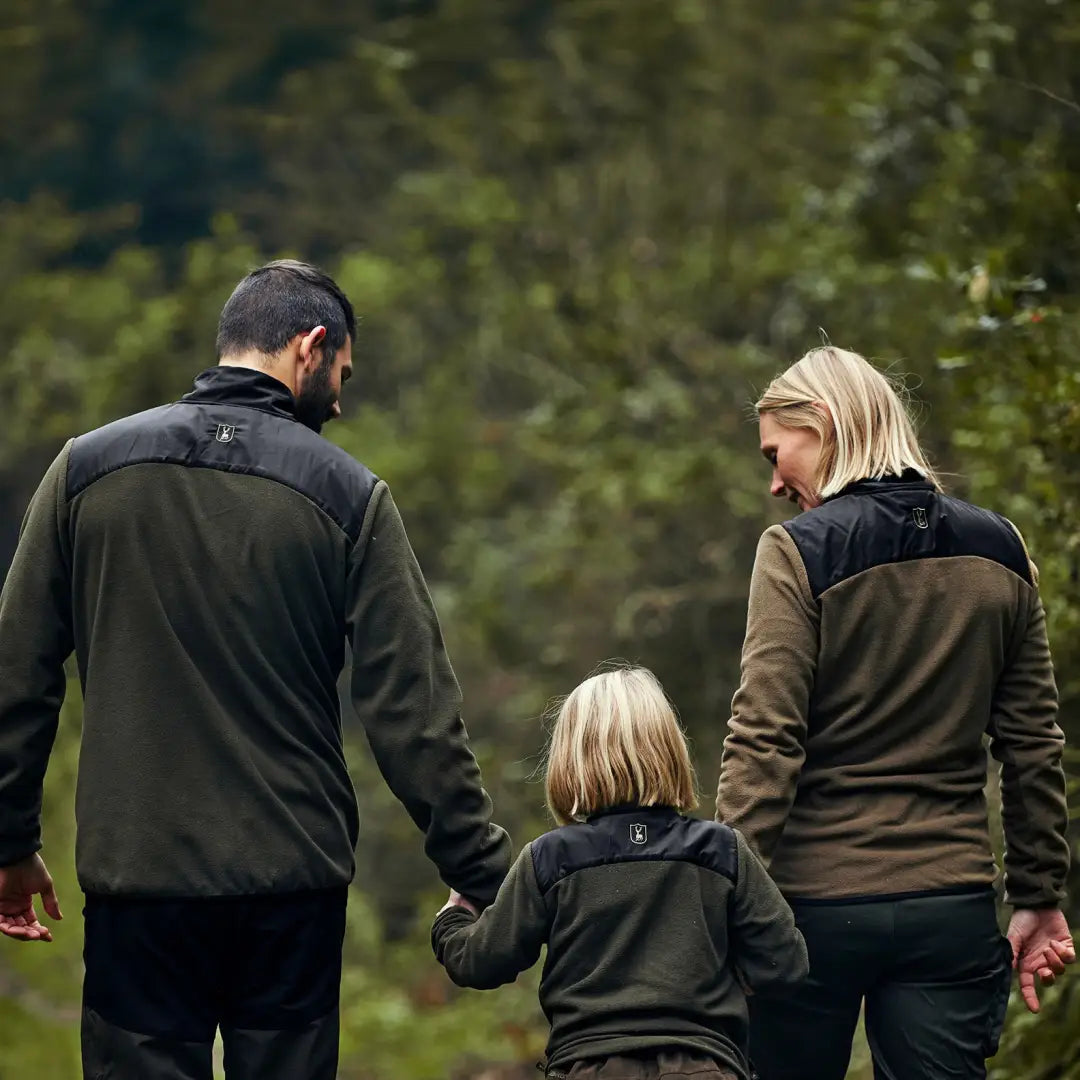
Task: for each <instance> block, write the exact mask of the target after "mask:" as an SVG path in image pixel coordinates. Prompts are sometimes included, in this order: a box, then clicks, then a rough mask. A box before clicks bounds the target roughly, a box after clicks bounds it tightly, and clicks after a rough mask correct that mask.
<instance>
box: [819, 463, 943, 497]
mask: <svg viewBox="0 0 1080 1080" xmlns="http://www.w3.org/2000/svg"><path fill="white" fill-rule="evenodd" d="M900 489H904V490H909V491H910V490H915V491H934V490H935V488H934V485H933V484H931V483H930V481H929V480H927V479H926V477H925V476H923V474H922V473H920V472H916V470H915V469H905V470H904V471H903V472H902V473H901V474H900V475H899V476H896V475H891V476H882V477H879V478H878V479H877V480H856V481H854V482H853V483H851V484H848V485H847V487H844V488H841V489H840V490H839V491H838V492H837V493H836V494H835V495H830V496H829V497H828V498H827V499H822V503H823V504H824V503H827V502H832V501H833V499H839V498H841V497H842V496H844V495H883V494H886V493H887V492H890V491H898V490H900Z"/></svg>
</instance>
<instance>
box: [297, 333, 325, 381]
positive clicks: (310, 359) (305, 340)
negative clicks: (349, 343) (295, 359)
mask: <svg viewBox="0 0 1080 1080" xmlns="http://www.w3.org/2000/svg"><path fill="white" fill-rule="evenodd" d="M325 337H326V327H325V326H316V327H313V328H312V329H311V330H309V331H308V332H307V333H306V334H304V335H303V337H301V338H300V356H299V359H300V364H301V366H302V367H303V368H304V370H305V371H307V370H310V369H311V368H312V367H313V366H315V365H317V364H319V363H321V361H322V357H321V350H319V345H320V344H321V343H322V341H323V339H324V338H325Z"/></svg>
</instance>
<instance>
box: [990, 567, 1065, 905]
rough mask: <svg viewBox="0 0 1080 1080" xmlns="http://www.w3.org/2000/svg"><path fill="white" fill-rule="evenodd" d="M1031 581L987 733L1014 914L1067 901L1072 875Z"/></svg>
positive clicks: (1053, 701) (1042, 620) (1053, 712)
mask: <svg viewBox="0 0 1080 1080" xmlns="http://www.w3.org/2000/svg"><path fill="white" fill-rule="evenodd" d="M1032 581H1033V583H1034V584H1033V585H1032V586H1031V587H1030V588H1029V589H1028V590H1027V597H1026V600H1027V603H1026V604H1025V605H1024V606H1023V607H1022V609H1021V612H1020V615H1019V618H1018V623H1017V638H1018V643H1017V645H1016V647H1015V648H1014V650H1013V655H1012V657H1011V658H1010V661H1009V663H1008V665H1007V667H1006V668H1005V670H1004V671H1003V672H1002V674H1001V677H1000V678H999V680H998V685H997V687H996V688H995V691H994V699H993V706H992V710H991V716H990V723H989V725H988V727H987V733H988V735H989V736H990V753H991V754H992V755H993V757H994V758H995V760H997V761H998V762H999V763H1000V766H1001V808H1002V815H1001V816H1002V824H1003V826H1004V831H1005V899H1006V901H1007V902H1008V903H1010V904H1013V905H1015V906H1016V907H1050V906H1054V905H1057V904H1060V903H1061V901H1062V899H1063V898H1064V895H1065V878H1066V876H1067V874H1068V870H1069V856H1070V852H1069V842H1068V838H1067V834H1066V829H1067V827H1068V807H1067V803H1066V795H1065V773H1064V770H1063V768H1062V755H1063V751H1064V746H1065V736H1064V734H1063V733H1062V730H1061V728H1060V727H1059V726H1058V723H1057V711H1058V697H1057V686H1056V684H1055V682H1054V667H1053V663H1052V661H1051V658H1050V644H1049V642H1048V640H1047V636H1046V613H1045V611H1044V610H1043V604H1042V600H1041V598H1040V596H1039V590H1038V573H1037V571H1036V570H1035V569H1034V566H1033V567H1032Z"/></svg>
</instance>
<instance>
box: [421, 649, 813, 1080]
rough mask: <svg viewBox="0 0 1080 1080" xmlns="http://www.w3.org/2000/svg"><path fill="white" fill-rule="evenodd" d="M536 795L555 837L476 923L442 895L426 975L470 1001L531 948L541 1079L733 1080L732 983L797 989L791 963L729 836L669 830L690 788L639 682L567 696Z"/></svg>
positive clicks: (653, 688) (722, 831)
mask: <svg viewBox="0 0 1080 1080" xmlns="http://www.w3.org/2000/svg"><path fill="white" fill-rule="evenodd" d="M546 787H547V803H548V807H549V809H550V811H551V814H552V816H553V817H554V818H555V820H556V822H558V823H559V828H557V829H555V830H554V831H553V832H549V833H546V834H544V835H543V836H541V837H540V838H539V839H537V840H533V841H532V842H531V843H529V844H526V845H525V847H524V849H523V850H522V852H521V855H520V857H519V858H518V860H517V862H516V863H515V864H514V866H513V868H512V869H511V871H510V875H509V876H508V877H507V879H506V881H505V882H504V883H503V886H502V888H501V889H500V890H499V894H498V896H497V897H496V899H495V903H494V904H493V905H492V906H491V907H489V908H488V909H487V910H486V911H485V912H484V913H483V914H482V915H480V916H479V917H477V916H476V915H475V913H474V912H472V911H471V910H470V909H468V908H467V907H466V906H465V905H463V904H461V903H460V898H459V897H457V896H456V894H453V893H452V894H451V899H450V903H448V904H447V906H446V907H444V908H443V910H442V911H441V912H440V913H439V915H438V917H437V918H436V920H435V925H434V927H433V928H432V945H433V947H434V949H435V955H436V956H437V957H438V958H439V961H440V963H442V964H443V965H444V966H445V967H446V970H447V971H448V972H449V974H450V977H451V978H452V979H453V980H454V982H456V983H457V984H458V985H459V986H471V987H474V988H477V989H481V990H484V989H490V988H493V987H496V986H499V985H501V984H503V983H508V982H513V980H514V979H515V978H516V976H517V975H518V973H519V972H521V971H524V970H525V969H526V968H529V967H531V966H532V965H533V964H534V963H536V960H537V958H538V957H539V955H540V949H541V947H542V946H544V945H546V946H547V960H546V962H545V964H544V973H543V978H542V980H541V983H540V1004H541V1005H542V1007H543V1009H544V1013H545V1015H546V1016H547V1018H548V1021H549V1022H550V1024H551V1034H550V1038H549V1040H548V1048H547V1066H546V1075H547V1076H549V1077H560V1078H570V1080H660V1078H671V1080H677V1078H682V1077H690V1076H693V1077H695V1078H696V1080H736V1078H738V1080H746V1078H747V1077H748V1075H749V1069H748V1065H747V1059H746V1039H747V1030H746V1028H747V1020H746V1000H745V995H744V991H743V989H742V986H741V985H740V980H741V982H742V983H743V984H745V985H747V986H749V987H751V988H753V989H756V990H764V989H768V988H770V987H779V986H787V985H789V984H791V983H793V982H796V981H797V980H799V979H800V978H802V977H803V976H804V975H805V973H806V950H805V946H804V945H803V941H802V938H801V937H800V936H799V932H798V931H797V930H796V929H795V926H794V923H793V920H792V916H791V911H790V910H789V908H788V906H787V905H786V904H785V903H784V900H783V898H782V897H781V896H780V893H779V892H778V891H777V889H776V887H775V886H774V885H773V883H772V882H771V881H770V880H769V877H768V875H767V874H766V873H765V871H764V869H763V868H762V866H761V864H760V863H759V862H758V860H757V859H756V858H755V857H754V855H752V854H751V852H750V850H749V848H748V847H747V845H746V843H745V841H744V840H743V839H742V837H741V836H739V835H738V833H736V832H735V831H734V830H733V829H730V828H728V827H727V826H724V825H718V824H716V823H715V822H712V821H700V820H697V819H694V818H690V817H686V816H685V813H686V811H689V810H690V809H692V808H693V807H694V806H696V805H697V798H696V796H695V794H694V773H693V770H692V768H691V766H690V757H689V754H688V753H687V748H686V741H685V740H684V738H683V734H682V731H681V730H680V728H679V724H678V721H677V720H676V719H675V714H674V711H673V710H672V707H671V705H670V704H669V702H668V700H667V698H666V697H665V695H664V692H663V690H662V689H661V687H660V684H659V683H658V682H657V680H656V678H655V677H654V676H653V675H652V673H651V672H649V671H647V670H645V669H644V668H623V669H618V670H614V671H607V672H603V673H601V674H597V675H594V676H592V678H589V679H587V680H586V681H585V682H583V683H582V684H581V685H580V686H579V687H578V688H577V689H576V690H574V692H573V693H572V694H570V696H569V697H568V698H567V699H566V701H565V702H564V703H563V705H562V707H561V708H560V709H559V712H558V716H557V719H556V721H555V726H554V730H553V732H552V737H551V746H550V749H549V755H548V764H547V778H546ZM736 969H737V970H738V975H736Z"/></svg>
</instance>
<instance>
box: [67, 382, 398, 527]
mask: <svg viewBox="0 0 1080 1080" xmlns="http://www.w3.org/2000/svg"><path fill="white" fill-rule="evenodd" d="M149 463H155V464H161V465H174V466H179V467H182V468H185V467H186V468H198V469H209V470H217V471H219V472H226V473H232V474H240V475H244V474H246V475H250V476H255V477H260V478H262V479H264V480H271V481H276V482H277V483H280V484H284V485H285V486H287V487H290V488H293V489H294V490H295V491H297V492H298V493H300V494H301V495H303V496H305V497H306V498H307V499H309V500H310V501H311V502H312V503H314V504H315V505H316V506H318V507H319V508H320V509H321V510H322V511H323V512H324V513H326V514H327V515H328V516H329V517H330V518H331V519H332V520H333V521H334V522H335V523H336V524H337V525H338V526H339V527H340V528H341V529H343V530H344V531H345V532H346V533H347V534H348V535H349V537H350V538H351V539H353V540H355V539H356V538H357V537H358V536H359V534H360V530H361V526H362V524H363V519H364V515H365V513H366V511H367V506H368V502H369V501H370V499H371V496H372V493H373V492H374V490H375V486H376V485H377V484H378V482H379V480H378V477H377V476H376V475H375V474H374V473H373V472H372V471H371V470H370V469H369V468H368V467H367V466H366V465H364V464H363V463H362V462H360V461H357V460H356V459H355V458H354V457H353V456H352V455H351V454H349V453H348V452H347V451H345V450H343V449H342V448H341V447H340V446H336V445H335V444H334V443H331V442H329V441H328V440H327V439H325V438H323V437H322V436H321V435H319V434H317V433H316V432H314V431H312V430H311V429H310V428H307V427H305V426H304V425H303V424H300V423H298V422H297V421H295V420H292V419H289V418H286V417H281V416H276V415H274V414H273V413H269V412H264V411H261V410H257V409H248V408H235V407H229V408H217V407H215V405H214V404H212V403H210V404H204V403H201V402H187V401H179V402H174V403H172V404H168V405H160V406H157V407H156V408H153V409H147V410H145V411H143V412H138V413H133V414H132V415H130V416H125V417H121V418H120V419H119V420H114V421H113V422H112V423H109V424H105V425H104V426H103V427H99V428H95V429H94V430H93V431H89V432H87V433H86V434H85V435H80V436H78V437H77V438H75V439H74V440H73V441H72V445H71V451H70V457H69V462H68V472H67V497H68V498H69V499H73V498H75V496H77V495H78V494H79V493H80V492H82V491H84V490H85V489H86V488H88V487H90V486H91V485H92V484H94V483H95V482H96V481H98V480H100V479H102V478H103V477H104V476H107V475H108V474H109V473H111V472H114V471H116V470H117V469H122V468H125V467H127V466H130V465H139V464H149Z"/></svg>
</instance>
